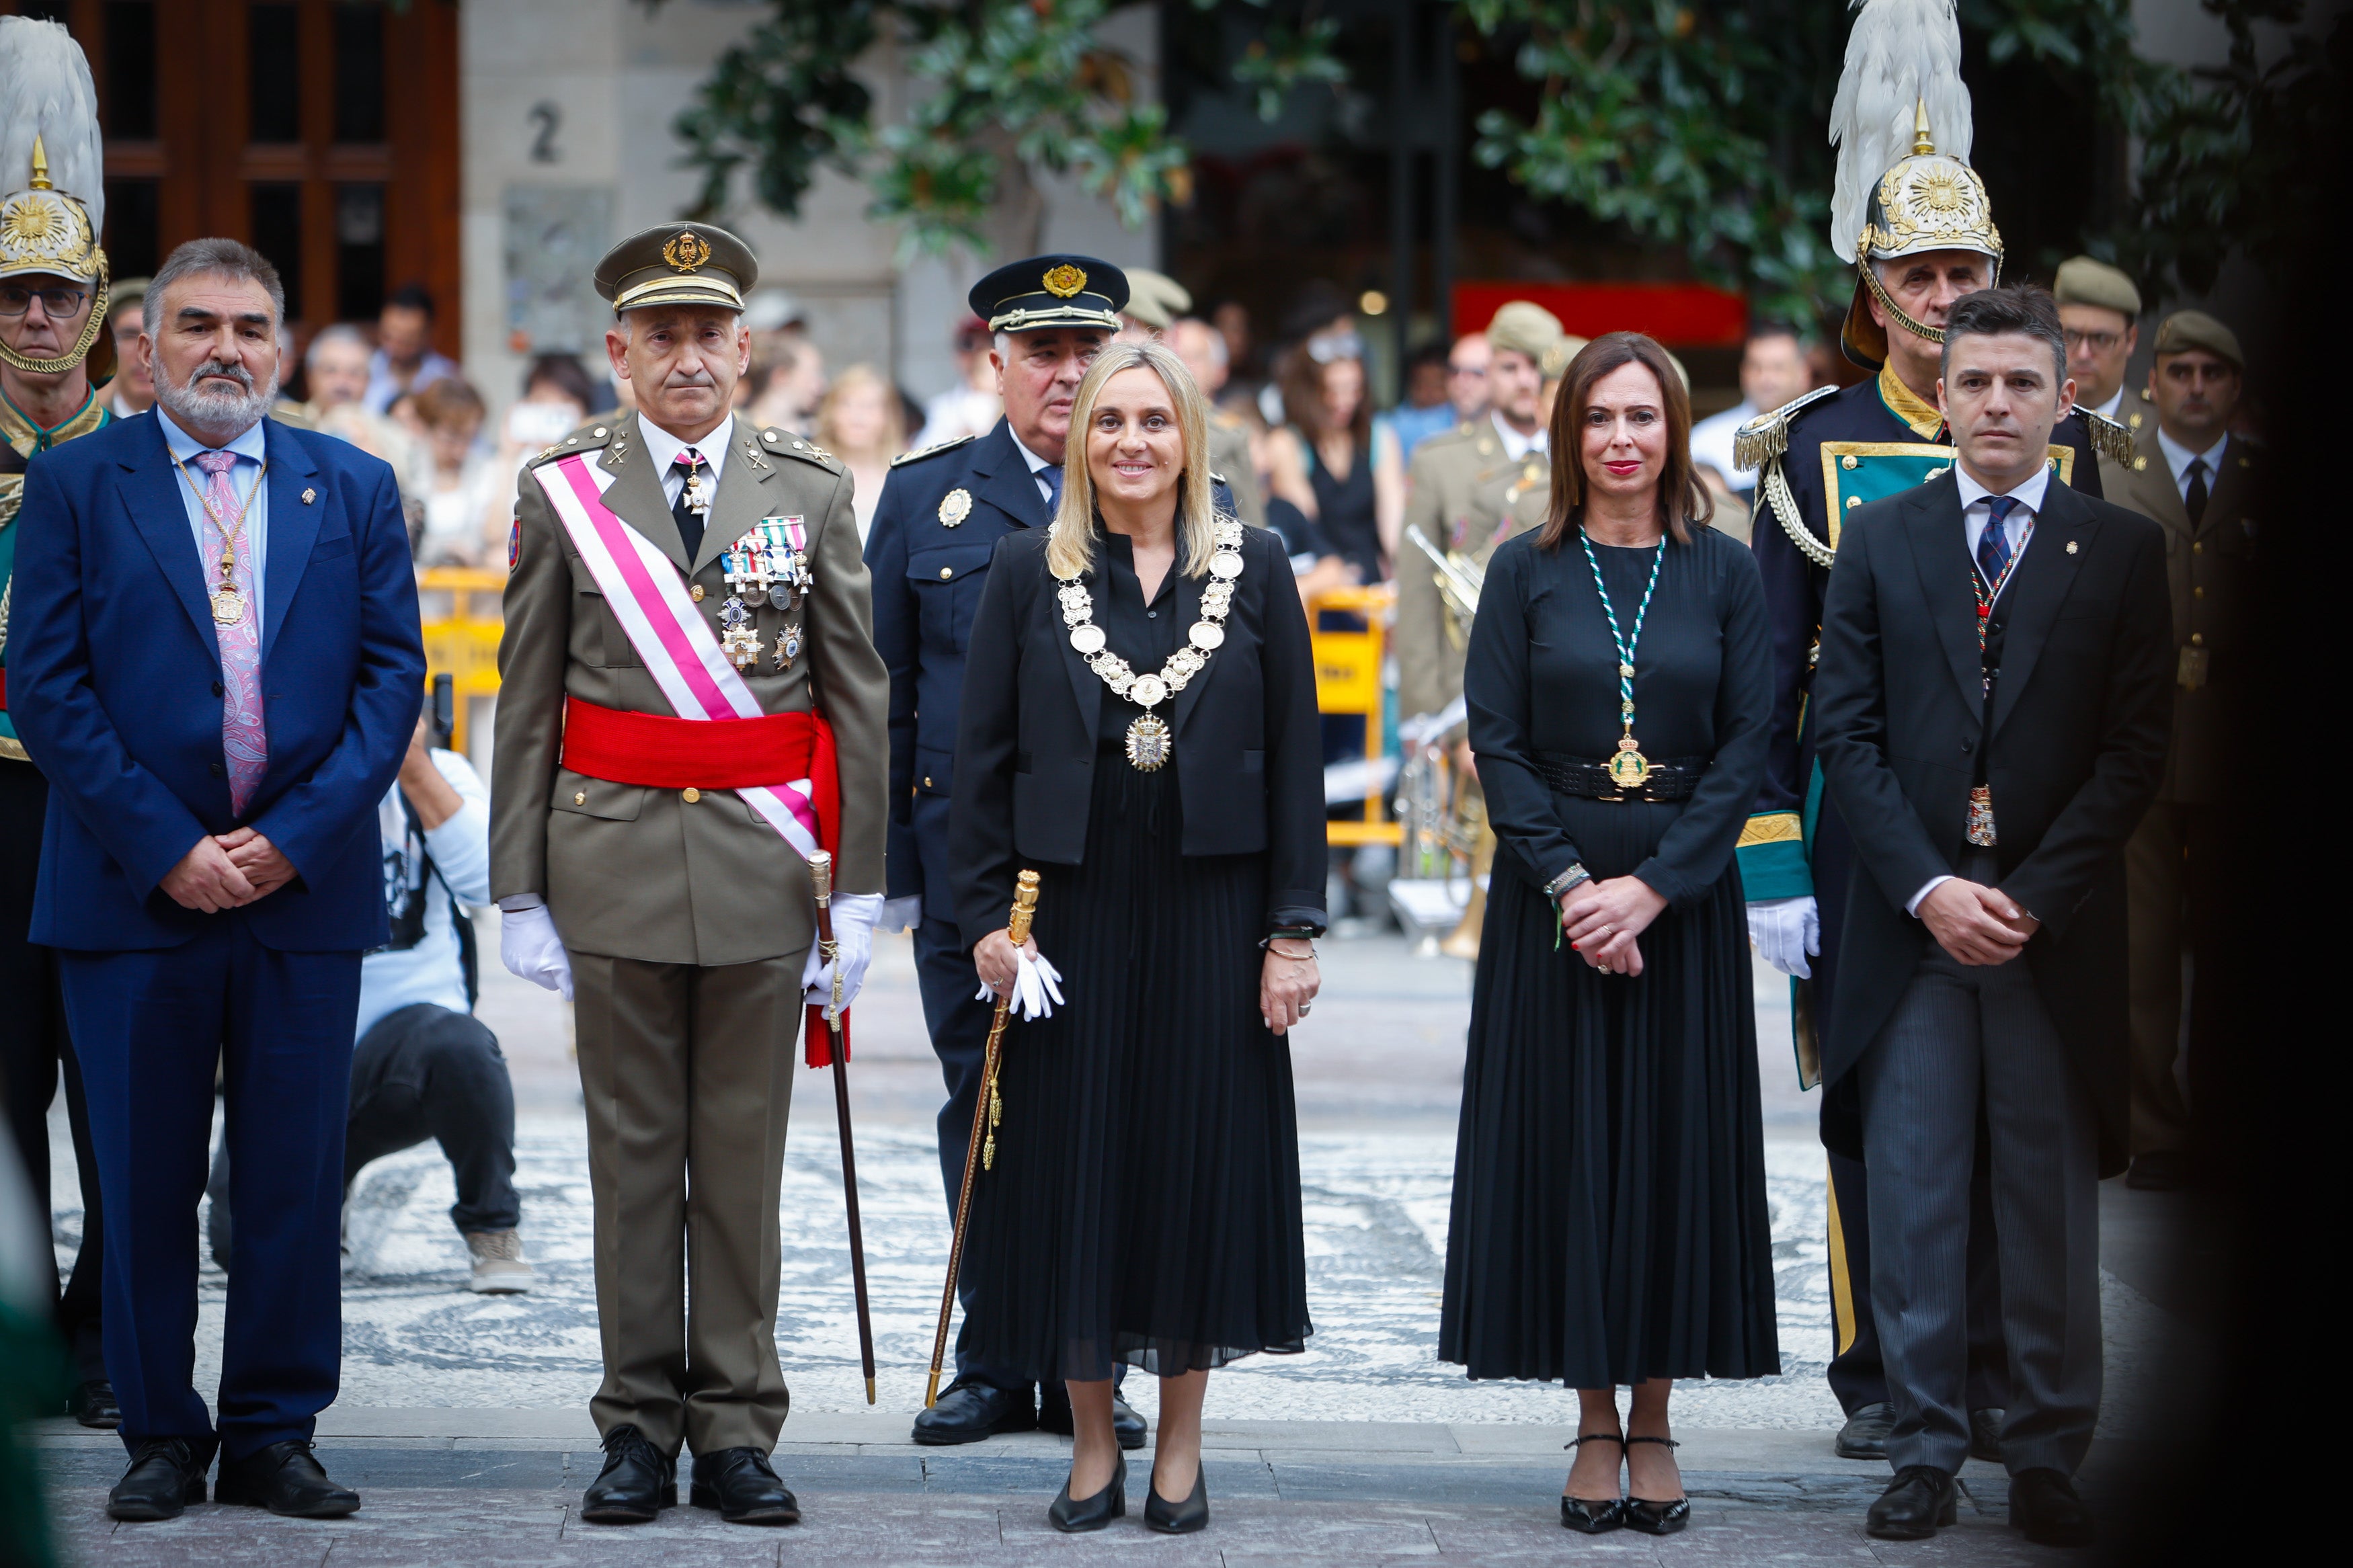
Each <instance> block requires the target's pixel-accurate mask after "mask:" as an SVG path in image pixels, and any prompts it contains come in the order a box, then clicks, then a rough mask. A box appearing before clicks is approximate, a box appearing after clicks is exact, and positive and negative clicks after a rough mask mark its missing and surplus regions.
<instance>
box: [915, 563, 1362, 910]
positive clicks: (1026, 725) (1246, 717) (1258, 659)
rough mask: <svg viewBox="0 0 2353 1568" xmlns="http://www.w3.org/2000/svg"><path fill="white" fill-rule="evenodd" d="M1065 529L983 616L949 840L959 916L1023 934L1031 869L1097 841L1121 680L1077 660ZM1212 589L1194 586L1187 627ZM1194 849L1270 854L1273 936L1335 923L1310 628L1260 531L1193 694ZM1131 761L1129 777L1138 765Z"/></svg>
mask: <svg viewBox="0 0 2353 1568" xmlns="http://www.w3.org/2000/svg"><path fill="white" fill-rule="evenodd" d="M1046 538H1047V531H1046V530H1044V529H1042V528H1040V529H1034V530H1030V531H1026V532H1022V533H1016V534H1009V535H1008V536H1007V537H1006V538H1005V539H1004V540H1002V541H1000V542H998V544H997V552H996V554H995V556H994V558H993V559H992V560H991V561H990V563H989V570H988V583H987V586H986V587H985V588H983V589H982V590H981V595H980V607H979V608H978V610H977V611H976V612H975V614H974V616H973V627H972V641H971V645H970V648H969V651H968V652H967V653H966V655H965V682H964V697H963V703H962V715H961V718H960V721H959V723H958V726H957V734H956V768H955V777H956V793H955V805H954V807H953V809H952V812H951V815H950V817H949V826H948V840H949V846H950V849H951V856H950V859H951V864H952V865H953V867H954V870H953V872H952V875H953V876H954V878H955V908H956V921H957V923H958V924H959V925H961V926H962V927H963V928H964V930H965V931H966V932H967V933H968V934H972V935H977V934H978V933H980V932H983V931H991V930H994V929H996V928H997V927H998V926H1001V925H1003V924H1004V923H1005V911H1006V910H1007V909H1008V907H1010V906H1011V904H1012V902H1013V882H1014V878H1015V875H1016V874H1017V872H1018V870H1019V868H1021V867H1022V866H1025V865H1035V864H1037V863H1039V862H1041V861H1042V862H1044V863H1046V864H1049V865H1056V866H1075V865H1077V864H1078V863H1079V860H1080V858H1081V854H1082V850H1083V849H1084V847H1085V846H1086V841H1087V808H1088V805H1089V803H1090V801H1091V800H1092V792H1093V784H1094V770H1095V731H1096V727H1097V723H1098V721H1099V719H1100V717H1101V714H1102V710H1103V691H1104V688H1103V678H1102V677H1101V676H1099V675H1097V674H1096V673H1095V672H1094V671H1093V670H1092V669H1090V668H1087V665H1086V661H1085V660H1083V659H1082V658H1080V657H1079V655H1078V650H1077V649H1075V648H1073V647H1071V639H1070V636H1069V629H1068V628H1067V627H1066V626H1063V624H1062V609H1061V602H1060V599H1059V598H1057V597H1056V595H1055V588H1056V584H1055V582H1054V579H1053V576H1052V574H1050V573H1049V572H1048V571H1047V570H1046ZM1207 583H1208V578H1206V577H1198V578H1196V577H1187V576H1185V575H1183V574H1181V572H1180V573H1179V574H1178V575H1177V578H1176V614H1177V618H1178V623H1179V624H1180V625H1183V626H1190V625H1192V624H1193V622H1194V621H1195V620H1196V619H1198V617H1199V616H1200V613H1201V589H1202V587H1203V586H1204V585H1205V584H1207ZM1170 722H1171V724H1172V727H1173V728H1174V729H1175V731H1176V780H1177V789H1178V790H1179V792H1180V793H1181V795H1182V797H1183V800H1184V805H1185V843H1184V852H1185V853H1186V854H1187V855H1249V854H1256V853H1258V852H1259V851H1261V850H1263V851H1265V852H1266V853H1267V854H1268V856H1269V860H1270V864H1269V866H1268V868H1267V872H1268V875H1267V905H1268V910H1267V915H1268V923H1269V924H1270V925H1293V924H1297V925H1314V926H1316V927H1319V928H1320V927H1321V926H1322V925H1323V924H1324V750H1323V735H1322V730H1321V727H1320V724H1319V722H1318V720H1317V718H1316V712H1315V660H1314V654H1313V652H1312V651H1311V650H1310V648H1309V647H1308V641H1307V617H1306V616H1305V615H1304V614H1303V612H1302V611H1301V609H1300V606H1299V594H1298V590H1297V589H1296V588H1294V587H1293V578H1292V572H1291V563H1290V562H1289V561H1288V560H1287V559H1285V558H1284V556H1283V553H1282V542H1281V541H1279V540H1277V539H1276V538H1275V536H1274V535H1273V534H1271V533H1270V532H1268V531H1266V530H1264V529H1262V528H1246V529H1244V530H1242V574H1241V577H1240V580H1239V581H1238V582H1237V583H1236V584H1235V591H1234V597H1233V607H1232V608H1231V609H1230V610H1229V612H1228V613H1227V616H1226V640H1225V642H1224V644H1223V645H1222V646H1221V647H1219V648H1218V650H1217V652H1216V653H1214V654H1212V655H1211V656H1210V658H1209V662H1208V665H1207V666H1206V667H1205V668H1203V669H1202V670H1201V672H1200V673H1199V674H1198V675H1196V676H1195V677H1193V679H1191V680H1190V681H1187V683H1186V686H1185V689H1184V690H1182V691H1180V692H1178V693H1177V694H1176V711H1175V716H1174V717H1173V719H1172V720H1171V721H1170ZM1118 765H1120V766H1123V767H1124V766H1125V765H1126V763H1124V762H1123V763H1119V764H1118Z"/></svg>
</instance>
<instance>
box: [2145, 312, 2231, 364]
mask: <svg viewBox="0 0 2353 1568" xmlns="http://www.w3.org/2000/svg"><path fill="white" fill-rule="evenodd" d="M2187 349H2204V350H2205V351H2206V352H2207V353H2210V354H2215V355H2219V356H2220V357H2221V358H2223V359H2226V360H2229V361H2230V362H2231V363H2232V364H2234V365H2236V366H2238V367H2239V368H2240V369H2241V370H2244V369H2246V368H2247V358H2246V355H2244V354H2242V353H2240V352H2239V334H2238V333H2236V332H2234V331H2232V330H2231V329H2230V328H2228V327H2226V326H2224V325H2223V324H2222V323H2221V322H2220V321H2216V320H2215V319H2214V318H2213V317H2211V316H2210V315H2208V314H2207V313H2206V312H2205V311H2203V310H2176V311H2175V312H2173V314H2171V315H2170V316H2168V317H2166V318H2165V324H2164V325H2163V326H2161V327H2159V328H2158V329H2157V348H2156V351H2155V352H2157V353H2161V354H2178V353H2182V352H2183V351H2184V350H2187Z"/></svg>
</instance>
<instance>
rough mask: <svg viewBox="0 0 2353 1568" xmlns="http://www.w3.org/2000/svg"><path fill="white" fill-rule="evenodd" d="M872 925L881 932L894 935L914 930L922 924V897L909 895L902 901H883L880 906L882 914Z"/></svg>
mask: <svg viewBox="0 0 2353 1568" xmlns="http://www.w3.org/2000/svg"><path fill="white" fill-rule="evenodd" d="M874 923H875V924H876V925H877V926H880V927H881V929H882V930H884V931H892V932H894V933H895V932H898V931H913V930H914V929H915V928H916V927H917V926H919V925H922V924H923V895H922V894H921V893H910V894H908V895H907V896H906V897H905V898H903V899H888V900H884V901H883V904H882V913H881V915H880V916H879V917H878V918H877V919H876V920H875V921H874Z"/></svg>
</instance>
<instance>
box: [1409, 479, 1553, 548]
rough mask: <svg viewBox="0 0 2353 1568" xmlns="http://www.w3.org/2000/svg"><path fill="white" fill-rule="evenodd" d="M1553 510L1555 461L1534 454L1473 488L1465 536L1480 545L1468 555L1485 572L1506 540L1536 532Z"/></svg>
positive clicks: (1473, 546) (1474, 546)
mask: <svg viewBox="0 0 2353 1568" xmlns="http://www.w3.org/2000/svg"><path fill="white" fill-rule="evenodd" d="M1551 510H1552V459H1551V458H1547V457H1546V456H1545V454H1543V453H1542V452H1530V453H1529V454H1528V455H1527V456H1526V457H1525V458H1521V459H1520V461H1519V462H1518V463H1516V464H1513V465H1509V466H1506V467H1504V468H1497V469H1496V470H1495V471H1494V472H1493V473H1492V474H1489V475H1488V476H1487V477H1486V478H1485V479H1481V480H1480V481H1479V482H1478V484H1476V485H1475V486H1473V487H1472V490H1471V510H1470V513H1469V518H1470V526H1469V527H1467V528H1465V529H1464V530H1463V533H1464V535H1465V537H1466V538H1469V539H1475V540H1477V541H1478V543H1477V544H1475V545H1470V546H1466V548H1465V551H1464V553H1465V554H1467V555H1468V556H1469V557H1470V559H1471V563H1472V564H1473V565H1474V566H1476V567H1478V568H1479V570H1481V571H1482V572H1483V571H1485V570H1486V569H1487V563H1488V562H1490V561H1492V560H1493V559H1494V556H1495V551H1496V549H1497V548H1498V547H1499V546H1501V545H1502V544H1503V542H1504V541H1505V540H1507V539H1516V538H1518V537H1519V536H1520V535H1521V534H1523V533H1534V532H1535V531H1536V530H1538V529H1540V528H1542V527H1543V526H1544V525H1545V518H1546V515H1547V514H1549V513H1550V512H1551ZM1423 559H1425V560H1427V559H1428V557H1427V556H1425V557H1423Z"/></svg>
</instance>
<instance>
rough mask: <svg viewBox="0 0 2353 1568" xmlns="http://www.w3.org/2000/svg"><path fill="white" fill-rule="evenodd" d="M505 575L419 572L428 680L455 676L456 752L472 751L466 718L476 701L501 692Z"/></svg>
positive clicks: (439, 569)
mask: <svg viewBox="0 0 2353 1568" xmlns="http://www.w3.org/2000/svg"><path fill="white" fill-rule="evenodd" d="M506 586H507V579H506V574H504V573H502V572H477V571H473V570H470V569H469V568H466V567H460V566H436V567H434V568H432V569H431V570H429V571H426V572H420V573H418V574H417V612H418V616H419V618H420V619H422V620H423V621H424V623H425V682H426V688H427V690H430V689H432V684H433V678H434V677H435V676H437V675H448V676H449V677H450V678H451V684H452V687H453V695H454V696H455V697H456V699H457V702H456V710H457V724H456V726H455V728H454V730H453V732H452V733H451V735H450V737H449V745H450V747H451V749H452V750H454V751H459V752H464V751H466V750H467V729H468V723H467V720H468V717H469V710H470V709H471V707H472V705H473V704H472V702H471V699H473V698H477V697H494V696H496V695H497V694H498V689H499V634H500V633H501V632H502V631H504V630H505V629H506V617H505V615H504V612H503V611H502V610H501V607H500V603H499V600H500V596H501V595H503V594H504V593H505V592H506Z"/></svg>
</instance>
